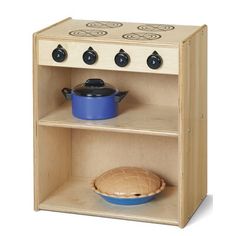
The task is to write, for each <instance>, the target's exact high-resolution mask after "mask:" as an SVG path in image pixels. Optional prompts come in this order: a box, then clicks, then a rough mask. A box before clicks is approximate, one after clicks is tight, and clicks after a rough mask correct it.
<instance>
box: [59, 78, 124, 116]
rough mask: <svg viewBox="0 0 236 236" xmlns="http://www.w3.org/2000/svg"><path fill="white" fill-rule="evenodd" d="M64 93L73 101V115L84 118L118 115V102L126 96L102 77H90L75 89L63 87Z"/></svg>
mask: <svg viewBox="0 0 236 236" xmlns="http://www.w3.org/2000/svg"><path fill="white" fill-rule="evenodd" d="M62 93H63V95H64V96H65V98H66V99H67V100H71V101H72V114H73V116H75V117H77V118H80V119H83V120H103V119H109V118H113V117H115V116H117V115H118V103H119V102H120V101H121V100H122V99H123V98H124V97H125V96H126V94H127V93H128V92H127V91H124V92H121V91H118V90H117V89H115V88H114V87H113V86H111V85H110V84H107V83H104V81H103V80H101V79H89V80H87V81H86V82H85V83H84V84H79V85H77V86H76V87H75V88H73V89H69V88H63V89H62Z"/></svg>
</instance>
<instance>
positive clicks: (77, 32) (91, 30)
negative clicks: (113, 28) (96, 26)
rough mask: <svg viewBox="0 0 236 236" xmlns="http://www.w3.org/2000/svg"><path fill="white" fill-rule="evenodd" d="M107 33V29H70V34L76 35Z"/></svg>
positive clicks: (95, 35) (100, 34)
mask: <svg viewBox="0 0 236 236" xmlns="http://www.w3.org/2000/svg"><path fill="white" fill-rule="evenodd" d="M106 34H107V31H104V30H93V29H81V30H74V31H70V32H69V35H72V36H76V37H100V36H104V35H106Z"/></svg>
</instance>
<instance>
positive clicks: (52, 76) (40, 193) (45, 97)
mask: <svg viewBox="0 0 236 236" xmlns="http://www.w3.org/2000/svg"><path fill="white" fill-rule="evenodd" d="M37 37H38V35H37V34H34V35H33V100H34V102H33V115H34V119H33V129H34V134H33V136H34V137H33V139H34V209H35V210H38V204H39V203H40V201H42V199H43V198H44V197H45V196H46V195H47V194H48V193H49V192H50V191H49V190H50V188H51V190H53V188H55V187H56V186H57V184H52V185H51V187H48V186H49V185H50V183H48V182H45V183H44V184H45V186H46V188H44V186H43V184H42V183H43V182H42V181H41V180H42V176H41V175H42V172H40V170H39V169H40V165H42V163H43V162H44V160H43V158H45V156H48V157H51V155H52V156H53V155H54V156H56V155H57V154H60V152H59V151H57V150H52V149H50V148H49V149H48V146H47V142H46V141H45V140H48V136H47V134H46V133H44V134H42V132H41V136H40V134H39V127H38V120H39V119H40V118H42V117H43V116H44V115H46V114H47V113H49V112H51V111H53V110H54V109H56V108H57V107H59V106H60V105H61V104H62V103H63V102H64V101H65V99H64V97H63V95H62V93H61V89H62V88H63V87H70V85H71V80H70V69H64V68H54V67H47V66H39V65H38V38H37ZM48 130H49V129H48ZM52 132H53V131H48V133H49V134H51V137H52V136H53V133H52ZM68 132H69V134H70V133H71V132H70V131H68ZM65 133H66V132H65ZM61 135H64V134H63V133H62V134H61ZM65 135H67V133H66V134H65ZM54 136H55V139H56V141H58V142H60V141H59V137H57V135H56V134H55V135H54ZM54 136H53V137H54ZM68 137H69V138H68V139H65V140H64V141H63V140H62V141H61V145H62V147H61V148H60V149H59V150H61V149H63V150H64V149H66V148H67V146H68V147H70V148H71V140H70V138H71V137H70V135H68ZM44 144H45V145H46V146H43V145H44ZM43 148H45V149H48V152H47V154H43V155H41V156H40V150H41V151H42V150H43ZM50 152H52V153H50ZM42 156H43V157H42ZM45 164H49V165H52V167H53V164H50V158H49V159H48V161H47V162H46V159H45ZM55 168H56V167H55ZM59 169H60V168H59ZM66 172H67V170H66V169H65V173H66ZM63 175H64V172H63ZM40 181H41V182H40ZM59 182H62V181H61V180H60V178H59V180H58V183H59ZM40 184H41V187H40ZM42 186H43V187H42ZM45 189H47V190H45Z"/></svg>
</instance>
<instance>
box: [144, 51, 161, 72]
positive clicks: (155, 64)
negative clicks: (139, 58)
mask: <svg viewBox="0 0 236 236" xmlns="http://www.w3.org/2000/svg"><path fill="white" fill-rule="evenodd" d="M162 62H163V60H162V58H161V56H160V55H159V54H158V52H157V51H154V52H153V53H152V54H151V55H150V56H149V57H148V58H147V65H148V67H149V68H151V69H158V68H159V67H160V66H161V65H162Z"/></svg>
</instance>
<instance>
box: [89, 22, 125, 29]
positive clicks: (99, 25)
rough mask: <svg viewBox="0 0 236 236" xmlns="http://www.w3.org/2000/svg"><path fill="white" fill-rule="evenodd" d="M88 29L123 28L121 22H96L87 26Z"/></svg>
mask: <svg viewBox="0 0 236 236" xmlns="http://www.w3.org/2000/svg"><path fill="white" fill-rule="evenodd" d="M86 26H87V27H91V28H101V29H109V28H118V27H121V26H123V24H122V23H120V22H112V21H94V22H89V23H87V24H86Z"/></svg>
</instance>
